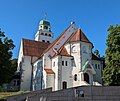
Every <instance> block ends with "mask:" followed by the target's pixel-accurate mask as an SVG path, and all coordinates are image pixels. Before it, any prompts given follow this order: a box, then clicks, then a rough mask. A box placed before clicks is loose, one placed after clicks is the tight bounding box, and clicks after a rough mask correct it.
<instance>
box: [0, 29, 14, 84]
mask: <svg viewBox="0 0 120 101" xmlns="http://www.w3.org/2000/svg"><path fill="white" fill-rule="evenodd" d="M14 47H15V45H14V44H13V41H12V39H8V37H6V36H5V33H4V32H1V31H0V85H2V84H3V83H8V82H9V81H10V79H11V78H12V74H11V71H12V70H13V67H12V62H11V60H10V59H11V57H12V50H13V49H14Z"/></svg>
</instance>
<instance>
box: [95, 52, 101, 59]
mask: <svg viewBox="0 0 120 101" xmlns="http://www.w3.org/2000/svg"><path fill="white" fill-rule="evenodd" d="M94 54H95V55H96V56H97V57H98V58H100V53H99V50H95V51H94Z"/></svg>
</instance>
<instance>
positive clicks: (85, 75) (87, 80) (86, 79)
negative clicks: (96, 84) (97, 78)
mask: <svg viewBox="0 0 120 101" xmlns="http://www.w3.org/2000/svg"><path fill="white" fill-rule="evenodd" d="M84 81H86V82H87V83H90V82H89V75H88V73H84Z"/></svg>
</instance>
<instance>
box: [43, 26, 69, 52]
mask: <svg viewBox="0 0 120 101" xmlns="http://www.w3.org/2000/svg"><path fill="white" fill-rule="evenodd" d="M70 26H71V25H70ZM70 26H69V27H68V28H67V29H66V30H65V31H64V32H63V33H61V34H60V36H59V37H58V38H57V39H56V40H54V41H53V42H52V43H51V44H50V45H49V47H48V48H47V49H46V50H45V51H44V53H45V52H47V51H48V50H50V49H51V48H53V46H54V45H55V44H56V43H57V41H58V40H59V39H60V38H61V37H62V36H63V35H64V33H65V32H66V31H67V30H68V29H69V28H70Z"/></svg>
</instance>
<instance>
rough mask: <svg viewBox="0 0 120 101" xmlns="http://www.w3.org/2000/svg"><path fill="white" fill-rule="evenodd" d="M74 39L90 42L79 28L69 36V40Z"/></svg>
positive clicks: (74, 40)
mask: <svg viewBox="0 0 120 101" xmlns="http://www.w3.org/2000/svg"><path fill="white" fill-rule="evenodd" d="M76 41H82V42H87V43H91V42H90V41H89V40H88V38H87V37H86V35H85V34H84V33H83V32H82V30H81V29H80V28H79V29H78V30H77V31H76V32H75V33H74V34H73V36H71V38H70V40H69V42H76ZM91 44H92V43H91Z"/></svg>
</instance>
